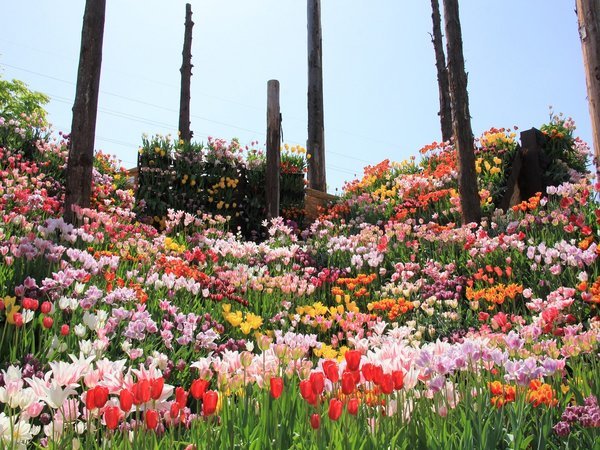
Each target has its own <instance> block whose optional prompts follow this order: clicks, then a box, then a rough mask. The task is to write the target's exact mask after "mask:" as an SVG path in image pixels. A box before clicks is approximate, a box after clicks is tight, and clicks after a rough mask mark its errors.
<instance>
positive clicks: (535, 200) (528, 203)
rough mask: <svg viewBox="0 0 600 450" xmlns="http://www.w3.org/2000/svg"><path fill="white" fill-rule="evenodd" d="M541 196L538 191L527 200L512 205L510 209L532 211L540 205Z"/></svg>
mask: <svg viewBox="0 0 600 450" xmlns="http://www.w3.org/2000/svg"><path fill="white" fill-rule="evenodd" d="M541 198H542V193H541V192H538V193H537V194H535V195H534V196H533V197H531V198H530V199H529V200H523V201H522V202H521V203H519V204H518V205H515V206H513V207H512V210H513V211H515V212H517V211H522V212H527V211H534V210H535V209H537V207H538V206H539V205H540V199H541Z"/></svg>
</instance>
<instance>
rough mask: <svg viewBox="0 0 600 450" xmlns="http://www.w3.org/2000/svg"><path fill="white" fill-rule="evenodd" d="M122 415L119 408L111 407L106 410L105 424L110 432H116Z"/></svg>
mask: <svg viewBox="0 0 600 450" xmlns="http://www.w3.org/2000/svg"><path fill="white" fill-rule="evenodd" d="M120 415H121V413H120V412H119V408H118V407H117V406H109V407H108V408H106V409H105V410H104V422H105V423H106V427H107V428H108V429H109V430H116V429H117V427H118V426H119V417H120Z"/></svg>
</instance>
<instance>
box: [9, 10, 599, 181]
mask: <svg viewBox="0 0 600 450" xmlns="http://www.w3.org/2000/svg"><path fill="white" fill-rule="evenodd" d="M84 3H85V2H84V1H83V0H53V1H44V0H18V1H13V0H0V5H1V10H2V18H3V21H2V22H3V23H2V26H1V27H0V74H1V75H2V76H3V77H4V78H9V79H10V78H18V79H21V80H23V81H25V82H26V83H27V84H28V85H29V87H30V88H32V89H34V90H38V91H42V92H44V93H47V94H49V95H50V96H51V98H52V101H51V102H50V104H49V105H48V111H49V113H50V121H51V122H52V123H53V124H54V126H55V128H56V129H58V130H63V131H66V132H68V131H69V128H70V124H71V107H72V103H73V99H74V96H75V81H76V77H77V64H78V58H79V47H80V39H81V23H82V17H83V8H84ZM185 3H186V1H184V0H169V1H165V0H143V1H142V0H107V12H106V24H105V33H104V52H103V61H102V77H101V82H100V90H101V91H100V100H99V114H98V123H97V136H96V148H98V149H102V150H104V151H106V152H108V153H112V154H115V155H117V156H118V157H119V158H120V159H121V160H122V161H123V164H124V165H125V166H126V167H133V166H134V165H135V162H136V152H137V148H138V146H139V144H140V142H141V135H142V133H144V132H145V133H148V134H154V133H161V134H167V133H173V134H174V133H176V130H177V122H178V108H179V83H180V73H179V68H180V66H181V50H182V44H183V22H184V18H185ZM191 3H192V10H193V13H194V16H193V20H194V22H195V26H194V35H193V45H192V55H193V61H192V62H193V64H194V66H195V67H194V70H193V76H192V104H191V110H192V130H193V131H194V135H195V137H196V139H198V140H205V139H206V137H207V136H215V137H222V138H227V139H229V138H233V137H238V138H239V139H240V141H241V142H242V143H250V142H251V141H254V140H257V141H258V142H259V143H260V145H261V146H262V147H264V142H265V131H266V130H265V128H266V91H267V81H268V80H269V79H278V80H279V81H280V83H281V110H282V114H283V130H284V140H285V142H289V143H291V144H305V143H306V135H307V132H306V116H307V113H306V90H307V62H306V60H307V56H306V55H307V49H306V47H307V45H306V1H305V0H191ZM440 3H441V0H440ZM574 9H575V1H574V0H496V1H492V0H461V1H460V13H461V22H462V30H463V40H464V53H465V59H466V68H467V72H468V73H469V86H468V87H469V96H470V102H471V115H472V117H473V130H474V133H475V134H476V135H479V134H481V133H482V132H483V131H485V130H486V129H488V128H490V127H492V126H495V127H509V126H513V125H517V126H519V127H520V128H521V129H526V128H530V127H531V126H539V125H541V124H542V123H544V122H546V121H547V119H548V107H549V105H552V106H553V107H554V110H555V111H556V112H564V113H565V115H568V116H571V117H573V118H574V119H575V121H576V123H577V124H578V134H579V135H580V136H581V137H582V138H583V139H584V140H586V141H587V142H591V125H590V118H589V111H588V104H587V100H586V90H585V77H584V72H583V63H582V55H581V45H580V41H579V36H578V33H577V17H576V15H575V12H574ZM322 25H323V66H324V69H323V71H324V97H325V140H326V144H325V147H326V163H327V180H328V185H329V191H330V192H335V189H336V188H341V186H342V185H343V183H344V181H347V180H350V179H352V178H353V177H354V175H355V174H357V175H360V174H362V169H363V167H364V166H365V165H367V164H375V163H378V162H380V161H381V160H383V159H385V158H390V159H392V160H396V161H401V160H403V159H406V158H408V157H409V156H411V155H416V154H417V152H418V150H419V149H420V148H421V147H422V146H424V145H426V144H429V143H431V142H433V141H435V140H439V139H440V131H439V130H440V127H439V119H438V116H437V111H438V107H439V103H438V90H437V81H436V70H435V65H434V63H435V58H434V53H433V47H432V44H431V41H430V36H429V32H430V31H431V4H430V1H429V0H370V1H367V0H322Z"/></svg>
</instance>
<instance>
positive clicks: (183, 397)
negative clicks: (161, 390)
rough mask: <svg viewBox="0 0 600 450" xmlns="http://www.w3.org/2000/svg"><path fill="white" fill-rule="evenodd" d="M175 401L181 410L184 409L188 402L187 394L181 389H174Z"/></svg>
mask: <svg viewBox="0 0 600 450" xmlns="http://www.w3.org/2000/svg"><path fill="white" fill-rule="evenodd" d="M175 401H176V402H177V403H178V404H179V407H180V408H181V409H183V408H185V406H186V405H187V401H188V393H187V392H186V390H185V389H184V388H182V387H178V388H176V389H175Z"/></svg>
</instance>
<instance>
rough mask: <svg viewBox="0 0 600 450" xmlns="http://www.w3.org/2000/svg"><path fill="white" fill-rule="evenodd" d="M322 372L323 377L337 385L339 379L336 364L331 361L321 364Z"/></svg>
mask: <svg viewBox="0 0 600 450" xmlns="http://www.w3.org/2000/svg"><path fill="white" fill-rule="evenodd" d="M323 372H325V375H326V376H327V378H329V381H331V382H332V383H337V382H338V380H339V379H340V370H339V367H338V364H337V363H336V362H335V361H334V360H332V359H328V360H327V361H324V362H323Z"/></svg>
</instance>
